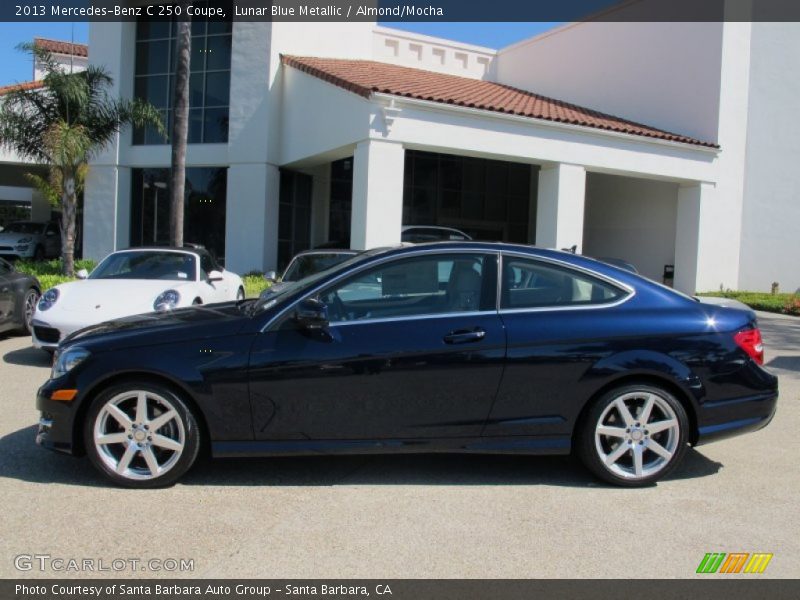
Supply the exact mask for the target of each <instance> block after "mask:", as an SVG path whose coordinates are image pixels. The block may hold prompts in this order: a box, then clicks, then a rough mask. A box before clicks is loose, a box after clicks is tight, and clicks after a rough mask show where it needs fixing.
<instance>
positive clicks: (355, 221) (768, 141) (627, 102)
mask: <svg viewBox="0 0 800 600" xmlns="http://www.w3.org/2000/svg"><path fill="white" fill-rule="evenodd" d="M195 27H196V29H195V32H194V33H195V34H196V37H195V38H194V48H193V59H192V60H193V71H194V75H193V78H192V91H191V105H192V111H191V118H190V129H191V131H190V142H191V144H190V146H189V151H188V159H187V160H188V162H187V165H188V167H189V168H188V171H187V173H188V174H187V179H188V180H189V185H188V186H187V190H188V192H187V207H186V210H187V213H186V214H187V216H186V224H187V225H186V227H187V231H186V239H187V241H197V242H201V243H205V244H206V245H207V246H210V247H211V248H213V249H215V250H216V251H217V252H218V253H219V254H224V258H225V262H226V265H227V266H228V267H229V268H231V269H234V270H237V271H239V272H246V271H249V270H253V269H258V270H267V269H271V268H274V267H276V266H279V265H280V264H281V263H285V262H286V260H288V258H289V257H290V256H291V254H292V253H294V252H296V251H298V250H301V249H303V248H305V247H308V246H314V245H318V244H321V243H324V242H339V243H349V244H350V245H352V247H354V248H368V247H374V246H379V245H386V244H392V243H396V242H398V241H399V240H400V229H401V226H402V225H403V224H409V223H411V224H420V223H425V224H438V225H448V226H454V227H458V228H460V229H463V230H466V231H467V232H469V233H472V234H473V235H474V236H475V237H477V238H483V239H505V240H511V241H521V242H530V243H536V244H538V245H542V246H549V247H557V248H563V247H569V246H572V245H577V247H578V251H579V252H582V253H584V254H588V255H593V256H611V257H618V258H624V259H627V260H629V261H631V262H632V263H634V264H635V265H637V267H638V268H639V269H640V271H641V272H643V273H644V274H645V275H647V276H650V277H653V278H655V279H659V280H660V279H661V278H662V275H663V272H664V267H665V266H666V265H674V267H675V286H676V287H677V288H679V289H682V290H685V291H695V290H714V289H719V288H720V287H723V288H731V289H752V290H769V289H770V285H771V284H772V282H774V281H777V282H780V285H781V289H782V290H794V289H796V288H798V287H800V269H798V266H797V259H798V258H799V257H800V235H798V231H800V198H799V197H798V195H800V168H798V167H799V166H800V146H799V145H798V143H797V140H798V139H800V125H799V124H798V120H797V119H796V118H795V113H796V103H797V98H798V97H800V62H798V61H797V57H798V56H800V26H798V25H797V24H788V23H787V24H769V23H599V22H585V23H577V24H570V25H567V26H563V27H560V28H558V29H556V30H554V31H550V32H547V33H544V34H542V35H539V36H537V37H534V38H531V39H529V40H525V41H523V42H520V43H517V44H514V45H512V46H510V47H507V48H502V49H499V50H494V49H489V48H480V47H475V46H470V45H466V44H462V43H457V42H453V41H449V40H444V39H436V38H431V37H426V36H422V35H416V34H410V33H406V32H402V31H397V30H393V29H388V28H385V27H380V26H376V25H375V24H372V23H346V24H345V23H251V22H237V23H235V24H233V25H232V26H229V27H227V28H226V27H225V26H223V25H221V24H212V25H209V26H208V28H207V29H206V26H205V24H202V23H195ZM170 35H171V34H170V29H169V28H168V27H164V28H161V27H160V26H158V25H152V26H146V25H145V24H143V23H140V24H138V25H137V24H136V23H95V24H92V26H91V29H90V44H89V47H90V49H91V52H90V61H91V62H93V63H98V64H103V65H104V66H105V67H107V68H108V69H109V70H110V71H111V73H112V75H113V77H114V80H115V85H116V88H117V89H116V92H117V93H119V94H120V95H121V96H123V97H132V96H134V95H138V96H141V97H144V98H147V99H149V100H150V101H151V102H153V103H154V104H156V105H157V106H159V107H160V108H163V109H164V111H165V114H168V105H169V95H170V94H169V89H170V81H169V71H170V47H171V46H172V43H173V42H174V39H172V38H170ZM553 98H557V99H558V100H553ZM567 103H569V104H567ZM580 107H587V108H586V109H584V108H580ZM595 111H599V112H595ZM601 113H603V114H601ZM608 115H616V116H615V117H610V116H608ZM666 132H671V133H666ZM169 162H170V148H169V146H168V145H166V144H165V143H163V140H160V139H158V137H157V135H155V134H154V132H133V131H125V132H123V133H122V134H121V135H120V136H119V139H118V142H117V143H116V144H115V145H114V146H113V147H111V148H110V149H109V150H108V151H107V152H106V153H104V154H103V155H102V156H100V157H98V158H97V160H96V161H95V162H94V163H93V165H92V168H91V170H90V175H89V181H88V184H87V189H86V195H85V215H86V221H85V243H84V244H85V245H84V253H85V254H86V255H88V256H91V257H94V258H99V257H102V256H103V255H104V254H106V253H107V252H110V251H112V250H114V249H116V248H120V247H127V246H129V245H138V244H149V243H153V242H161V241H164V240H165V238H166V232H167V229H166V223H167V219H166V215H167V214H168V212H167V208H166V197H167V194H166V189H165V186H166V182H168V177H167V173H166V171H165V170H166V169H167V168H168V166H169Z"/></svg>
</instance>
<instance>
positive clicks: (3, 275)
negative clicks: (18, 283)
mask: <svg viewBox="0 0 800 600" xmlns="http://www.w3.org/2000/svg"><path fill="white" fill-rule="evenodd" d="M13 273H14V271H13V269H12V267H11V265H10V264H9V263H7V262H6V261H5V260H3V259H2V258H0V330H3V329H6V328H7V327H8V326H9V325H10V323H11V321H12V320H13V312H14V285H13V281H12V275H13Z"/></svg>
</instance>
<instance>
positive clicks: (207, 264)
mask: <svg viewBox="0 0 800 600" xmlns="http://www.w3.org/2000/svg"><path fill="white" fill-rule="evenodd" d="M215 268H216V266H215V265H214V260H213V259H212V258H211V255H210V254H205V253H203V254H201V255H200V279H203V280H205V279H208V274H209V273H211V271H213V270H215Z"/></svg>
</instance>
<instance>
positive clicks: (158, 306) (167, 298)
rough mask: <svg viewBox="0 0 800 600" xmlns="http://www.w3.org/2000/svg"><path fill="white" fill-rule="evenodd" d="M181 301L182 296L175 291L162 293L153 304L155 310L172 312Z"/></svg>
mask: <svg viewBox="0 0 800 600" xmlns="http://www.w3.org/2000/svg"><path fill="white" fill-rule="evenodd" d="M180 301H181V295H180V294H179V293H178V292H177V291H175V290H167V291H166V292H161V294H159V296H158V298H156V301H155V302H153V308H154V309H155V310H157V311H161V312H163V311H165V310H172V309H173V308H175V307H176V306H177V305H178V302H180Z"/></svg>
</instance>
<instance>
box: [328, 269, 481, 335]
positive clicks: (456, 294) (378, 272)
mask: <svg viewBox="0 0 800 600" xmlns="http://www.w3.org/2000/svg"><path fill="white" fill-rule="evenodd" d="M495 264H496V259H495V255H483V254H440V255H433V256H421V257H408V258H401V259H399V260H395V261H391V262H389V263H387V264H384V265H380V266H377V267H374V268H372V269H369V270H367V271H365V272H363V273H361V274H359V275H356V276H355V277H352V278H350V279H347V280H346V281H344V282H342V283H338V284H336V285H334V286H333V287H330V288H328V289H327V290H325V291H323V292H322V293H321V294H320V295H319V298H320V300H322V302H324V303H325V304H326V305H327V307H328V318H329V320H330V322H331V323H337V322H348V321H361V320H366V319H385V318H394V317H409V316H422V315H436V314H445V313H459V312H474V311H479V310H492V309H494V300H495V299H494V293H495V292H494V290H495V285H496V283H495V282H496V281H497V279H496V278H495V267H494V265H495Z"/></svg>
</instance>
